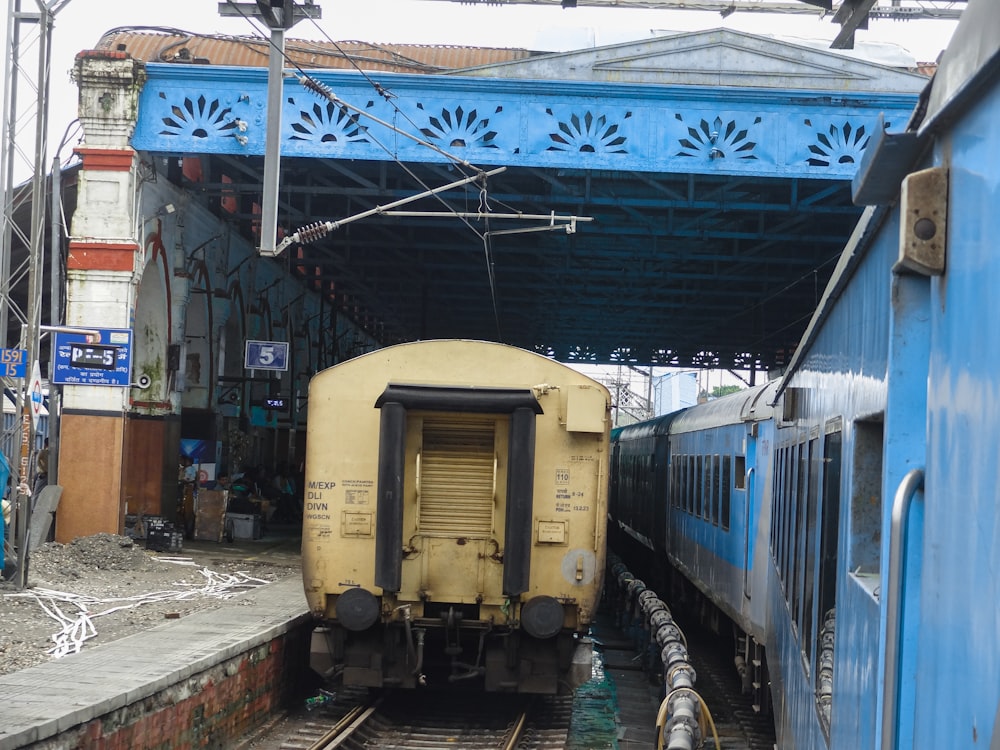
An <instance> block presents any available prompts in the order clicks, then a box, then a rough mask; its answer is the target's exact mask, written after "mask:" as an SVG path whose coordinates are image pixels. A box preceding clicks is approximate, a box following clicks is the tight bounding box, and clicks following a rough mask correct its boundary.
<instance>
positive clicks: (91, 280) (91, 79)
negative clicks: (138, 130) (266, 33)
mask: <svg viewBox="0 0 1000 750" xmlns="http://www.w3.org/2000/svg"><path fill="white" fill-rule="evenodd" d="M74 77H75V79H76V82H77V84H78V88H79V92H80V99H79V111H80V121H81V124H82V126H83V131H84V140H83V145H81V146H80V147H79V148H78V153H79V154H80V157H81V158H82V162H83V164H82V169H81V171H80V174H79V178H78V195H77V208H76V212H75V213H74V215H73V219H72V223H71V229H70V240H69V245H68V255H67V261H66V274H67V276H66V324H67V325H69V326H76V327H81V328H90V329H95V328H119V329H123V328H130V327H131V324H132V316H133V311H134V308H135V297H136V290H137V287H138V282H139V279H140V275H141V272H142V252H141V245H140V242H139V238H138V237H137V236H136V232H137V230H136V215H135V214H136V210H137V208H136V204H137V201H136V195H137V189H138V184H139V178H138V174H139V162H138V158H137V155H136V153H135V151H133V150H132V148H131V147H130V145H129V138H130V136H131V134H132V130H133V128H134V125H135V122H136V116H137V104H138V96H139V90H140V89H141V86H142V82H143V78H144V68H143V67H142V64H141V63H140V62H138V61H136V60H133V59H132V58H131V57H130V56H128V55H127V54H125V53H123V52H114V51H88V52H82V53H80V55H78V56H77V59H76V64H75V67H74ZM129 398H130V389H129V388H128V387H121V386H85V385H65V386H64V387H63V398H62V405H63V408H62V413H61V420H60V434H59V476H58V481H59V484H60V485H62V487H63V493H62V498H61V500H60V504H59V510H58V513H57V517H56V518H57V520H56V540H57V541H59V542H64V543H65V542H69V541H72V540H73V539H75V538H77V537H80V536H88V535H91V534H95V533H99V532H108V533H120V532H121V529H122V524H123V520H124V513H125V501H124V498H123V492H122V466H123V462H124V460H125V454H126V450H125V433H126V420H127V418H128V410H129V406H130V403H129Z"/></svg>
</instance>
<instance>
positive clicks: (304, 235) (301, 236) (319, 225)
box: [295, 221, 330, 243]
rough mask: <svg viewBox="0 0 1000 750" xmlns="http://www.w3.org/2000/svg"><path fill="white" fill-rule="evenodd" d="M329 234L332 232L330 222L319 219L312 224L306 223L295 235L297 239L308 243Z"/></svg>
mask: <svg viewBox="0 0 1000 750" xmlns="http://www.w3.org/2000/svg"><path fill="white" fill-rule="evenodd" d="M328 234H330V226H329V222H326V221H317V222H314V223H312V224H306V225H305V226H304V227H300V228H299V229H298V230H297V231H296V232H295V237H296V241H298V242H302V243H307V242H315V241H316V240H320V239H323V238H324V237H326V236H327V235H328Z"/></svg>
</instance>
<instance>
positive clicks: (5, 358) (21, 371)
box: [0, 349, 28, 378]
mask: <svg viewBox="0 0 1000 750" xmlns="http://www.w3.org/2000/svg"><path fill="white" fill-rule="evenodd" d="M27 363H28V351H27V350H26V349H0V377H4V378H23V377H25V376H26V375H27V369H28V364H27Z"/></svg>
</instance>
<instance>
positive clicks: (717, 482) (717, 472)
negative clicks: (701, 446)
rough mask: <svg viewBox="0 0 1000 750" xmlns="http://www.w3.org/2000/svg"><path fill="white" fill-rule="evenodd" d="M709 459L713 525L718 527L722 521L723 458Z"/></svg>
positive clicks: (712, 457) (710, 457) (711, 457)
mask: <svg viewBox="0 0 1000 750" xmlns="http://www.w3.org/2000/svg"><path fill="white" fill-rule="evenodd" d="M708 459H709V461H710V462H711V469H710V471H711V477H710V484H709V488H708V495H709V499H710V500H711V503H712V523H714V524H715V525H716V526H718V525H719V522H720V521H721V520H722V456H720V455H719V454H715V455H714V456H708Z"/></svg>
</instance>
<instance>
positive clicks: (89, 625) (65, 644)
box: [8, 558, 267, 659]
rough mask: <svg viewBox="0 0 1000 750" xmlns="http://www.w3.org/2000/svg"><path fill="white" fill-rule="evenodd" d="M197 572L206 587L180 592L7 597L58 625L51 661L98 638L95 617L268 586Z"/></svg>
mask: <svg viewBox="0 0 1000 750" xmlns="http://www.w3.org/2000/svg"><path fill="white" fill-rule="evenodd" d="M161 560H162V561H163V562H168V563H173V564H180V565H194V563H193V562H190V561H189V560H185V559H184V558H161ZM200 572H201V574H202V576H204V578H205V583H204V584H203V585H201V586H199V585H197V584H191V583H177V584H175V585H176V586H178V587H179V588H175V589H167V590H164V591H152V592H148V593H144V594H137V595H136V596H131V597H120V598H110V599H100V598H97V597H93V596H87V595H84V594H73V593H68V592H63V591H53V590H51V589H44V588H36V589H33V590H31V591H25V592H19V593H16V594H8V596H12V597H21V598H25V599H34V600H35V601H37V602H38V605H39V606H40V607H41V608H42V610H43V611H44V612H45V613H46V614H47V615H48V616H49V617H51V618H52V619H53V620H55V621H56V622H57V623H58V624H59V626H60V628H61V630H59V632H57V633H54V634H53V635H52V641H53V643H54V644H55V645H54V646H52V648H50V649H49V650H48V653H50V654H52V656H53V658H56V659H58V658H61V657H63V656H66V655H68V654H75V653H78V652H79V651H80V650H81V649H82V648H83V644H84V643H85V642H86V641H87V640H89V639H91V638H93V637H94V636H96V635H97V628H96V627H95V626H94V619H95V618H97V617H102V616H104V615H109V614H111V613H113V612H119V611H121V610H125V609H133V608H135V607H140V606H142V605H144V604H158V603H161V602H171V601H185V600H190V599H197V598H200V597H214V598H218V599H229V598H231V597H232V596H235V595H236V594H238V593H240V592H241V591H243V590H246V589H251V588H256V587H258V586H263V585H264V584H266V583H267V581H265V580H263V579H260V578H254V577H253V576H250V575H249V574H247V573H244V572H242V571H238V572H236V573H235V574H229V573H216V572H214V571H211V570H209V569H208V568H203V569H202V570H201V571H200ZM66 605H68V606H66ZM100 605H112V606H110V607H108V608H107V609H104V610H101V611H100V612H95V611H93V610H94V609H95V608H97V607H99V606H100ZM63 607H66V608H67V609H69V608H70V607H75V608H76V611H75V612H74V611H72V609H69V614H67V613H66V612H64V611H63Z"/></svg>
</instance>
